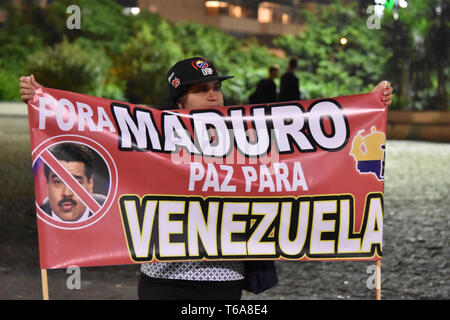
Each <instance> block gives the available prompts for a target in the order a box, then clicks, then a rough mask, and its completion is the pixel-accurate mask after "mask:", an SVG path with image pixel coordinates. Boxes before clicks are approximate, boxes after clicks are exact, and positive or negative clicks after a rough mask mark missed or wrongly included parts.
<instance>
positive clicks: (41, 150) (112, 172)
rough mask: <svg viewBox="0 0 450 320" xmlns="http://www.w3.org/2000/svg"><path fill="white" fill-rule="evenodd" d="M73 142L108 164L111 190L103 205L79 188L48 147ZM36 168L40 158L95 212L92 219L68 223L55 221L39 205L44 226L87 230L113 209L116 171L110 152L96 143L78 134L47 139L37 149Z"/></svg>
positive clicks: (33, 157)
mask: <svg viewBox="0 0 450 320" xmlns="http://www.w3.org/2000/svg"><path fill="white" fill-rule="evenodd" d="M63 142H70V143H79V144H84V145H86V146H87V147H89V148H91V149H92V150H94V151H95V152H97V154H98V155H99V156H101V158H102V159H103V161H104V163H105V165H106V166H107V168H108V171H109V179H110V181H109V190H108V193H107V196H106V200H105V202H104V203H103V205H100V204H98V203H97V201H96V200H95V199H94V198H93V197H92V195H91V194H90V193H89V192H87V191H86V189H85V188H84V187H83V186H81V185H80V183H79V182H78V181H77V180H76V179H75V178H74V177H73V176H72V175H71V174H70V173H69V172H68V171H67V170H66V169H65V168H64V167H63V166H62V165H61V164H60V162H59V161H58V160H57V159H56V158H55V157H54V156H53V155H52V154H51V152H49V151H48V148H49V147H51V146H52V145H55V144H59V143H63ZM31 156H32V161H33V166H34V165H35V163H36V161H37V160H38V159H41V160H42V161H43V162H45V163H46V164H47V165H48V166H49V167H50V168H51V169H52V171H53V172H55V173H56V174H57V175H58V176H59V178H60V179H61V180H62V181H63V182H64V183H65V184H66V186H67V187H69V188H70V189H71V190H72V192H73V193H74V194H75V195H76V196H77V197H78V199H80V201H82V202H83V203H84V205H85V206H86V207H87V208H88V209H89V210H90V211H91V212H92V213H94V214H93V216H92V217H90V218H88V219H87V220H84V221H80V222H67V221H56V220H55V219H53V218H51V217H50V216H49V215H48V214H46V213H45V212H44V211H43V210H42V209H41V207H40V206H39V204H38V203H37V202H36V213H37V216H38V218H39V219H41V220H42V221H44V222H45V223H47V224H49V225H51V226H53V227H56V228H59V229H81V228H85V227H88V226H90V225H92V224H94V223H96V222H97V221H99V220H100V219H101V218H102V217H103V216H104V215H105V214H106V213H107V212H108V211H109V209H110V207H111V205H112V203H113V200H114V198H115V195H116V193H117V185H118V183H117V168H116V165H115V163H114V160H113V158H112V157H111V155H110V153H109V152H108V151H107V150H106V149H105V148H104V147H103V146H101V145H100V144H99V143H97V142H96V141H94V140H92V139H90V138H87V137H83V136H78V135H60V136H55V137H52V138H50V139H47V140H45V141H44V142H42V143H41V144H40V145H39V146H37V147H36V148H35V149H34V150H33V151H32V152H31Z"/></svg>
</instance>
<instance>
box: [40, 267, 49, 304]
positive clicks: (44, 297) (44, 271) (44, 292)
mask: <svg viewBox="0 0 450 320" xmlns="http://www.w3.org/2000/svg"><path fill="white" fill-rule="evenodd" d="M41 280H42V300H49V299H48V280H47V269H41Z"/></svg>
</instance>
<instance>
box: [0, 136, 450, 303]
mask: <svg viewBox="0 0 450 320" xmlns="http://www.w3.org/2000/svg"><path fill="white" fill-rule="evenodd" d="M449 194H450V144H438V143H425V142H412V141H388V145H387V158H386V182H385V213H384V240H383V241H384V243H383V260H382V297H383V299H449V297H450V292H449V290H450V272H449V271H450V264H449V261H450V250H449V247H448V245H449V238H450V237H449V234H450V231H449V230H450V219H449V213H450V197H449ZM24 243H25V242H24ZM25 245H27V246H29V247H28V250H27V248H25V247H22V248H15V247H11V246H9V245H0V254H1V255H2V257H8V259H9V258H10V257H16V258H15V259H14V261H11V260H10V261H7V259H6V258H5V259H2V260H1V261H0V279H1V280H2V286H1V287H0V299H41V287H40V271H39V267H38V254H37V248H36V247H37V245H36V241H33V242H32V243H31V244H29V243H25ZM21 250H23V251H24V252H25V253H23V252H21ZM25 256H26V259H25ZM276 265H277V269H278V274H279V278H280V283H279V285H278V286H276V287H275V288H273V289H271V290H269V291H267V292H265V293H263V294H260V295H253V294H249V293H247V292H244V294H243V299H274V300H282V299H374V297H375V291H374V290H372V289H369V288H368V283H369V284H371V283H372V281H371V280H372V279H373V267H374V263H373V262H349V261H339V262H336V261H325V262H317V261H315V262H276ZM48 273H49V287H50V298H52V299H136V298H137V297H136V284H137V279H138V266H134V265H130V266H117V267H95V268H83V269H82V271H81V279H82V282H81V289H80V290H76V289H74V290H69V289H67V286H66V281H67V278H68V277H69V276H70V275H69V274H67V273H66V270H49V271H48Z"/></svg>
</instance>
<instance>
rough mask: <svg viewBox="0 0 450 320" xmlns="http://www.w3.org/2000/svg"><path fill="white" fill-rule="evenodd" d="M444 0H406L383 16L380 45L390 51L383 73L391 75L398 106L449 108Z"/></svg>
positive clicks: (449, 32)
mask: <svg viewBox="0 0 450 320" xmlns="http://www.w3.org/2000/svg"><path fill="white" fill-rule="evenodd" d="M449 7H450V6H449V4H448V1H440V0H408V7H407V8H406V9H398V8H397V12H398V16H397V17H396V18H394V16H393V14H392V13H385V15H384V17H383V23H382V29H383V46H384V47H385V48H386V49H387V50H389V51H391V52H392V55H391V56H390V58H389V60H388V61H387V64H386V70H385V74H387V73H390V74H392V75H393V86H394V88H395V90H396V91H397V92H398V94H397V96H398V98H397V101H396V102H395V101H394V103H395V104H396V105H397V106H398V107H402V108H408V109H416V110H426V109H441V110H445V109H446V108H447V109H450V106H449V104H448V92H449V90H450V83H449V81H448V78H449V76H450V66H449V59H450V58H449V51H448V48H449V46H448V43H449V41H450V29H449V21H450V8H449Z"/></svg>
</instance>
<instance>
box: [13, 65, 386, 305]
mask: <svg viewBox="0 0 450 320" xmlns="http://www.w3.org/2000/svg"><path fill="white" fill-rule="evenodd" d="M230 78H232V76H223V75H219V74H218V73H217V71H216V69H215V67H214V65H213V64H212V63H211V62H210V61H208V60H206V59H204V58H202V57H193V58H189V59H185V60H181V61H179V62H177V63H176V64H175V65H174V66H173V67H171V68H170V69H169V71H168V73H167V77H166V80H167V83H168V89H169V95H168V98H167V102H166V105H165V106H164V108H165V109H177V108H179V109H200V108H203V109H205V108H213V107H221V106H224V105H225V103H224V98H223V94H222V91H221V83H222V81H224V80H227V79H230ZM39 87H40V84H39V83H38V82H37V81H36V80H35V78H34V76H33V75H31V76H30V77H21V78H20V88H21V96H22V100H23V101H24V102H25V103H27V102H28V100H29V99H31V98H33V96H34V91H35V90H36V89H37V88H39ZM373 91H380V92H382V93H383V94H382V95H381V99H382V102H383V103H384V104H385V105H387V106H388V105H390V104H391V102H392V87H391V86H390V84H389V82H387V81H382V82H380V83H379V84H378V85H377V86H376V87H375V88H374V89H373ZM277 280H278V279H277V275H276V270H275V267H274V263H273V261H252V262H244V261H186V262H158V263H144V264H142V266H141V278H140V281H139V287H138V294H139V298H140V299H185V300H193V299H204V300H212V299H222V300H238V299H240V298H241V295H242V290H243V289H245V290H249V291H252V292H254V293H260V292H262V291H264V290H267V289H269V288H271V287H273V286H274V285H275V284H276V283H277Z"/></svg>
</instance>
